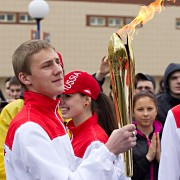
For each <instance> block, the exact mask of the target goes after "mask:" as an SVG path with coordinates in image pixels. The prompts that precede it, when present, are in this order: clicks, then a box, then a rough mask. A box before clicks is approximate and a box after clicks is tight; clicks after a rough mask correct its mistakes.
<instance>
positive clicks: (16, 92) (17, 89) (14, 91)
mask: <svg viewBox="0 0 180 180" xmlns="http://www.w3.org/2000/svg"><path fill="white" fill-rule="evenodd" d="M9 88H10V94H11V98H12V99H19V98H20V95H21V85H17V84H11V85H10V87H9Z"/></svg>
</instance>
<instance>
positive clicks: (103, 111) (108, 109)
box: [91, 92, 118, 136]
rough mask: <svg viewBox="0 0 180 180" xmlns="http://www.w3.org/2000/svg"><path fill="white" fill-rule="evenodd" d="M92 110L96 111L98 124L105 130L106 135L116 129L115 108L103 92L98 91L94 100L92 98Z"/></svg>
mask: <svg viewBox="0 0 180 180" xmlns="http://www.w3.org/2000/svg"><path fill="white" fill-rule="evenodd" d="M91 110H92V112H96V114H97V116H98V123H99V125H100V126H101V127H102V128H103V129H104V130H105V132H106V134H107V135H108V136H110V135H111V133H112V131H113V130H114V129H118V122H117V118H116V113H115V108H114V106H113V102H112V100H111V99H110V98H109V97H108V96H107V95H106V94H104V93H103V92H100V94H99V96H98V98H97V100H96V101H94V100H93V99H92V105H91Z"/></svg>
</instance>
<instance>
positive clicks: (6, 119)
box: [0, 99, 24, 180]
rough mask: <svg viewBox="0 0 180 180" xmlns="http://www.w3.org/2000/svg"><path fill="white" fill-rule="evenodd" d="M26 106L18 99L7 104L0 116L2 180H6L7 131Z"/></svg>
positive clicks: (0, 177)
mask: <svg viewBox="0 0 180 180" xmlns="http://www.w3.org/2000/svg"><path fill="white" fill-rule="evenodd" d="M23 105H24V100H23V99H17V100H15V101H13V102H11V103H9V104H7V105H6V106H5V107H4V108H3V109H2V111H1V114H0V180H6V174H5V169H4V142H5V139H6V134H7V130H8V128H9V125H10V123H11V120H12V119H13V118H14V116H15V115H16V114H17V113H18V112H19V111H20V110H21V109H22V107H23Z"/></svg>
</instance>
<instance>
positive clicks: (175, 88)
mask: <svg viewBox="0 0 180 180" xmlns="http://www.w3.org/2000/svg"><path fill="white" fill-rule="evenodd" d="M168 81H169V89H170V92H171V94H172V95H173V96H174V97H178V98H179V97H180V71H176V72H174V73H172V74H171V75H170V77H169V80H168Z"/></svg>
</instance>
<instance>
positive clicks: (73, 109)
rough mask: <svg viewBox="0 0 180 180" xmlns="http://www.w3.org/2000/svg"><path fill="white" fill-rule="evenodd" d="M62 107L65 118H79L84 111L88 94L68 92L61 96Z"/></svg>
mask: <svg viewBox="0 0 180 180" xmlns="http://www.w3.org/2000/svg"><path fill="white" fill-rule="evenodd" d="M60 101H61V103H60V109H61V113H62V117H63V119H69V118H72V119H73V118H77V117H79V116H81V115H82V113H83V112H84V104H85V103H86V96H81V94H79V93H76V94H66V95H63V94H62V95H61V97H60Z"/></svg>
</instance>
